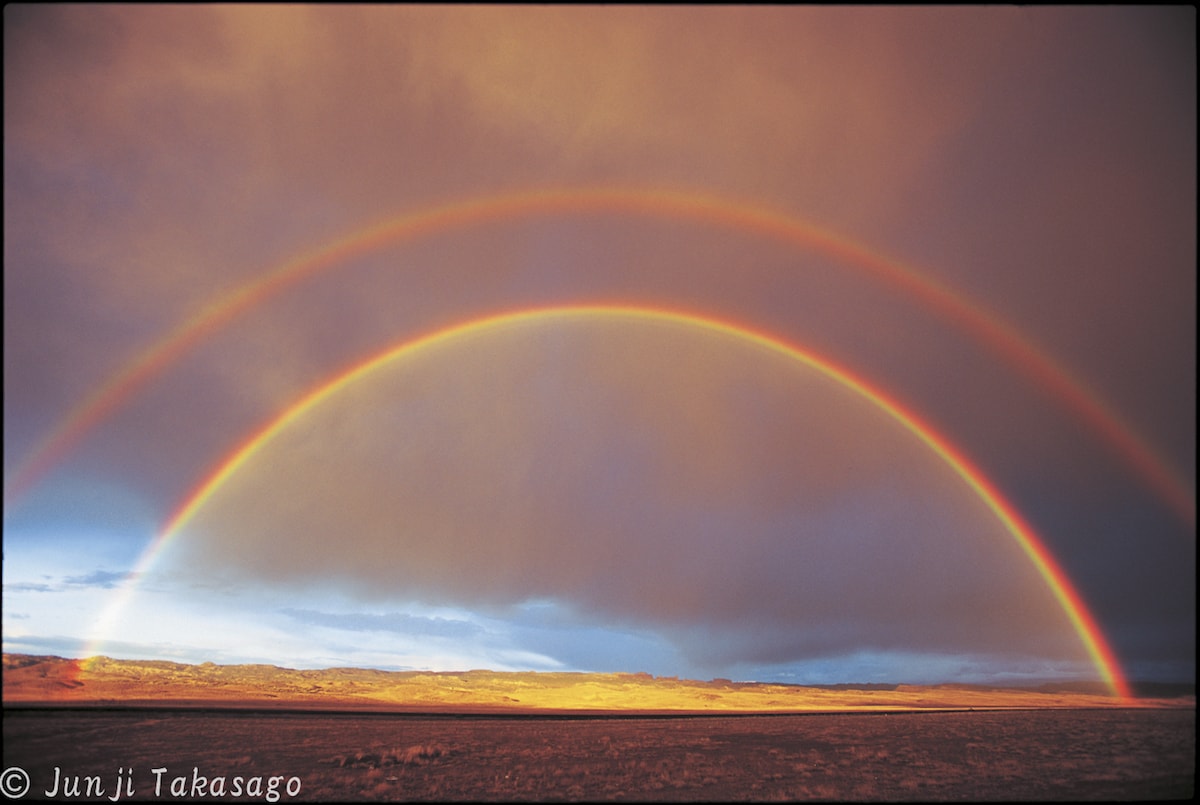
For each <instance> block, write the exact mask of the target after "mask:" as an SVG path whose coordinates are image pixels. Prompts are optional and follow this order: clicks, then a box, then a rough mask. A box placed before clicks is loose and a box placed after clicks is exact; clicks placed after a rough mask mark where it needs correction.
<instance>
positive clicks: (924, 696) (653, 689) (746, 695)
mask: <svg viewBox="0 0 1200 805" xmlns="http://www.w3.org/2000/svg"><path fill="white" fill-rule="evenodd" d="M1084 688H1086V686H1057V687H1056V686H1042V687H1038V688H989V687H982V686H969V685H934V686H914V685H861V686H856V685H838V686H824V687H815V686H800V685H783V684H767V683H752V682H734V681H731V680H727V679H714V680H711V681H708V682H702V681H695V680H687V679H678V678H675V677H653V676H651V675H649V674H644V673H633V674H628V673H609V674H600V673H560V672H550V673H547V672H496V671H484V670H473V671H466V672H461V673H447V672H437V673H435V672H428V671H380V670H373V669H366V668H329V669H323V670H295V669H290V668H280V667H277V666H273V665H216V664H213V663H201V664H199V665H188V664H183V663H175V662H165V661H155V660H117V659H112V658H109V657H93V658H89V659H86V660H74V659H64V658H62V657H53V656H30V655H23V654H5V655H4V689H3V690H4V703H5V704H6V705H18V704H24V705H32V704H46V705H60V706H61V705H73V706H146V705H178V706H183V705H187V706H205V707H214V706H215V707H255V708H258V707H277V708H299V709H351V710H360V709H361V710H380V711H412V712H435V711H443V712H473V713H495V712H507V713H513V714H519V713H530V712H534V713H536V712H543V713H544V712H572V711H584V712H597V713H599V712H606V711H607V712H640V713H648V712H673V713H675V712H677V713H708V712H720V713H739V712H744V713H764V712H779V713H795V712H839V711H879V710H936V709H957V708H968V709H969V708H1064V707H1112V706H1130V705H1134V706H1149V707H1156V706H1191V707H1194V706H1195V696H1194V694H1193V695H1188V696H1181V697H1176V698H1138V699H1135V700H1126V699H1119V698H1115V697H1112V696H1109V695H1106V694H1104V693H1103V692H1100V691H1099V689H1097V690H1096V691H1091V690H1087V689H1084Z"/></svg>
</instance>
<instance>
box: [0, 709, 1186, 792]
mask: <svg viewBox="0 0 1200 805" xmlns="http://www.w3.org/2000/svg"><path fill="white" fill-rule="evenodd" d="M13 767H18V768H20V769H23V770H24V771H25V772H27V773H28V779H29V781H30V787H29V791H28V794H27V796H26V797H25V799H54V800H60V799H63V798H64V797H63V788H62V787H61V782H60V784H59V787H58V788H55V783H54V780H55V775H56V772H55V769H56V768H57V769H58V775H59V778H60V780H61V779H66V780H67V781H68V784H71V782H72V781H73V782H74V785H78V786H80V788H79V790H80V791H86V788H85V787H86V786H87V785H88V780H87V778H89V777H91V778H93V781H92V785H93V789H92V795H93V797H92V798H93V799H96V800H97V801H113V800H112V799H111V798H112V797H114V796H115V795H116V784H115V783H116V781H117V780H119V779H124V780H128V783H127V784H126V786H128V787H126V786H122V795H121V797H120V798H119V799H120V801H124V800H125V799H132V800H156V801H164V800H166V801H170V800H173V799H178V798H181V797H194V798H196V799H199V798H200V797H203V798H204V799H206V800H209V801H212V800H217V799H238V798H236V797H232V796H231V794H232V793H233V791H234V788H235V786H239V787H240V788H241V790H242V792H243V794H245V793H246V792H250V793H251V795H252V796H251V797H249V799H251V800H253V801H257V802H263V801H264V800H266V801H270V800H268V799H267V797H268V795H269V792H270V786H272V782H271V780H272V779H275V780H276V782H275V783H274V784H273V785H274V787H275V794H276V795H277V797H278V800H277V801H279V802H287V801H290V800H292V799H295V800H298V801H301V800H303V801H310V802H312V801H323V802H328V801H335V802H341V801H370V800H375V801H400V800H426V801H430V800H433V801H447V800H469V801H547V800H549V801H564V800H576V801H577V800H635V801H701V800H707V801H730V800H743V801H744V800H754V801H764V800H774V801H781V800H783V801H795V800H805V799H819V800H837V801H846V800H859V801H862V800H869V801H880V800H889V801H899V800H909V801H935V800H940V801H1014V800H1028V801H1042V800H1060V801H1062V800H1066V801H1079V800H1109V801H1144V800H1150V799H1184V800H1187V799H1189V798H1190V797H1191V796H1192V794H1193V793H1194V773H1195V710H1194V709H1186V708H1176V709H1153V708H1139V709H1122V708H1105V709H1090V710H992V711H986V712H980V711H975V712H969V711H958V712H946V711H925V712H905V713H891V714H886V715H885V714H879V713H853V714H848V713H835V714H810V715H794V714H793V715H778V716H763V715H752V716H729V715H719V716H712V715H710V716H684V717H670V718H664V717H659V718H643V717H637V718H613V717H595V716H593V717H590V718H580V717H569V718H564V717H557V718H555V717H545V716H528V715H527V716H517V717H479V716H465V717H464V716H457V717H446V716H443V717H431V716H424V715H403V714H395V713H393V714H362V713H359V714H354V713H330V712H326V713H288V712H280V711H266V712H252V711H240V712H231V711H228V710H219V709H217V710H207V711H206V710H201V709H187V710H171V709H167V708H163V707H159V708H156V709H151V710H132V709H123V710H104V709H97V708H91V709H83V710H78V709H65V708H58V709H52V710H35V709H17V710H6V711H5V714H4V768H5V769H12V768H13ZM154 769H161V770H162V771H161V772H159V774H158V784H159V791H158V793H157V795H156V791H155V782H156V775H155V774H154V772H153V770H154ZM239 778H240V779H239ZM256 781H257V782H256ZM19 782H20V780H18V779H15V778H14V779H12V780H7V781H6V783H5V784H6V788H7V786H9V785H14V784H16V783H19ZM197 784H199V785H201V786H202V788H200V789H199V790H197V789H196V788H194V786H195V785H197ZM289 784H290V785H291V788H292V793H294V794H295V796H294V797H292V796H289V795H288V791H287V786H288V785H289ZM255 786H259V788H258V789H255ZM129 788H132V790H133V795H132V796H129V795H128V790H129ZM214 788H218V790H220V792H221V793H220V795H217V794H216V792H215V791H214V790H213V789H214ZM101 789H102V790H101ZM68 790H69V789H68ZM47 792H50V793H49V795H48V794H47ZM254 793H257V796H256V797H255V796H253V794H254ZM240 799H243V800H244V799H246V797H245V796H243V797H242V798H240Z"/></svg>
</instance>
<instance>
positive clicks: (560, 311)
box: [86, 305, 1131, 698]
mask: <svg viewBox="0 0 1200 805" xmlns="http://www.w3.org/2000/svg"><path fill="white" fill-rule="evenodd" d="M588 317H604V318H618V319H619V318H628V319H638V320H649V321H661V322H667V323H673V324H678V325H681V326H687V327H694V328H700V329H703V330H707V331H711V332H717V333H722V334H725V335H728V336H731V337H734V338H738V339H742V340H744V341H747V342H750V343H752V344H756V345H758V346H760V347H763V348H765V349H767V350H770V351H772V352H775V353H778V354H782V355H784V356H786V357H787V358H789V359H792V360H794V361H797V362H799V363H801V364H803V365H805V366H807V367H809V368H811V369H814V370H817V371H819V372H821V373H822V374H824V375H825V376H826V377H829V378H830V379H832V380H834V381H836V382H837V383H839V384H841V385H842V386H844V387H846V388H848V389H850V390H852V391H853V392H855V393H857V394H859V395H861V396H863V397H864V398H866V399H867V400H869V401H870V402H872V403H873V404H874V405H875V406H877V407H878V408H879V409H881V410H882V411H884V412H885V413H886V414H887V415H888V416H890V417H891V418H892V420H894V421H895V422H896V423H897V424H899V425H901V426H902V427H904V428H905V429H906V430H908V431H909V432H910V433H912V434H913V435H914V436H915V437H916V438H917V439H919V440H920V441H921V442H922V443H923V444H925V445H926V446H927V447H928V448H929V449H930V450H932V451H933V452H934V453H935V454H936V455H937V456H938V457H939V458H940V459H941V460H942V461H944V462H945V463H946V464H947V465H948V466H949V467H950V468H951V469H952V470H953V471H954V473H955V474H956V475H957V476H958V477H959V478H961V479H962V481H963V483H965V484H966V485H967V487H969V489H970V490H971V491H972V492H973V493H974V494H975V495H976V496H977V497H978V498H979V499H980V500H981V501H983V502H984V504H985V505H986V506H987V507H988V509H990V511H991V512H992V513H993V514H994V515H995V516H996V517H997V518H998V519H999V520H1000V522H1001V523H1002V524H1003V525H1004V527H1005V529H1006V530H1007V531H1008V533H1009V534H1010V535H1011V536H1012V537H1013V539H1015V540H1016V541H1017V543H1018V544H1019V545H1020V547H1021V549H1022V550H1023V552H1024V553H1025V555H1026V556H1027V557H1028V558H1029V560H1030V561H1031V562H1032V563H1033V565H1034V567H1035V568H1036V569H1037V572H1038V574H1039V575H1040V576H1041V577H1042V579H1043V580H1044V581H1045V583H1046V584H1047V585H1048V586H1049V588H1050V590H1051V591H1052V593H1053V595H1054V598H1055V599H1056V601H1057V602H1058V604H1059V606H1061V608H1062V610H1063V612H1064V613H1065V614H1066V616H1067V618H1068V619H1069V620H1070V622H1071V625H1072V627H1073V628H1074V630H1075V632H1076V634H1077V635H1078V636H1079V639H1080V641H1081V642H1082V644H1083V646H1084V648H1085V649H1086V651H1087V653H1088V656H1089V657H1090V659H1091V661H1092V663H1093V665H1094V666H1095V669H1096V671H1097V673H1098V674H1099V675H1100V677H1101V679H1102V680H1103V681H1104V683H1105V684H1106V685H1107V686H1108V687H1109V689H1110V690H1111V691H1112V693H1113V694H1114V695H1116V696H1119V697H1122V698H1127V697H1129V696H1130V695H1131V692H1130V688H1129V685H1128V683H1127V681H1126V679H1125V677H1124V674H1123V673H1122V671H1121V668H1120V665H1119V663H1118V661H1117V658H1116V656H1115V654H1114V653H1113V651H1112V649H1111V647H1110V646H1109V645H1108V642H1107V640H1106V639H1105V637H1104V634H1103V633H1102V632H1101V630H1100V628H1099V626H1098V625H1097V623H1096V621H1095V619H1094V618H1093V617H1092V615H1091V614H1090V612H1089V611H1088V609H1087V606H1086V605H1085V603H1084V601H1083V599H1082V598H1081V597H1080V595H1079V593H1078V592H1077V591H1076V590H1075V588H1074V585H1072V583H1071V581H1070V579H1069V578H1067V576H1066V574H1065V573H1064V572H1063V570H1062V568H1061V567H1060V566H1059V564H1058V563H1057V561H1056V560H1055V559H1054V557H1053V556H1052V555H1051V553H1050V551H1049V550H1048V549H1047V548H1046V546H1045V544H1044V543H1043V541H1042V540H1041V539H1040V538H1039V537H1038V535H1037V534H1036V532H1035V531H1034V530H1033V528H1032V527H1031V526H1030V525H1029V523H1027V522H1025V520H1024V519H1023V518H1022V517H1021V515H1020V514H1019V513H1018V512H1017V511H1016V509H1015V508H1014V507H1013V506H1012V504H1011V503H1009V502H1008V501H1007V500H1006V499H1005V498H1004V496H1003V495H1002V494H1001V493H1000V491H999V490H998V489H997V488H996V487H995V486H994V485H993V484H992V483H991V482H990V481H989V480H988V479H987V478H986V476H985V475H984V474H983V473H982V472H981V471H980V470H979V469H978V468H977V467H976V466H975V465H974V464H972V463H971V462H970V461H969V460H968V459H967V457H966V456H965V455H964V454H963V453H962V452H961V451H960V450H958V449H956V448H955V447H954V446H953V445H951V444H950V443H949V442H947V441H946V440H945V439H944V438H943V437H942V436H940V435H939V434H938V433H937V432H936V431H935V430H934V429H933V428H932V427H931V426H929V425H928V424H927V423H925V422H924V421H922V420H921V419H920V418H919V417H918V416H917V415H915V414H914V413H912V412H911V411H909V410H908V409H907V408H906V407H905V406H903V405H902V404H900V403H899V402H897V401H896V400H895V399H894V398H892V397H891V396H889V395H887V394H885V393H884V392H883V391H881V390H880V389H878V388H876V387H874V386H872V385H870V384H869V383H868V382H866V381H865V380H863V379H862V378H860V377H857V376H855V375H854V374H852V373H851V372H849V371H848V370H846V369H845V368H843V367H840V366H838V365H836V364H834V363H833V362H831V361H829V360H827V359H825V358H822V357H819V356H817V355H815V354H813V353H812V352H810V351H806V350H804V349H801V348H799V347H797V346H794V345H792V344H789V343H787V342H786V341H783V340H780V339H778V338H775V337H773V336H771V335H768V334H766V333H763V332H760V331H758V330H755V329H753V328H751V327H748V326H745V325H742V324H739V323H735V322H731V321H727V320H721V319H716V318H711V317H707V316H702V315H698V314H695V313H689V312H682V311H674V310H666V309H660V308H648V307H637V306H632V305H578V306H560V307H549V308H536V309H527V310H517V311H507V312H501V313H496V314H493V315H488V316H485V317H482V318H476V319H473V320H470V321H466V322H463V323H459V324H454V325H451V326H448V327H444V328H442V329H439V330H436V331H434V332H431V333H427V334H425V335H422V336H419V337H416V338H413V339H410V340H406V341H404V342H402V343H400V344H399V345H396V346H392V347H389V348H388V349H386V350H384V351H383V352H380V353H378V354H375V355H372V356H370V357H369V358H367V359H365V360H363V361H360V362H358V363H356V364H354V365H353V366H351V367H350V368H348V369H345V370H343V371H340V372H338V373H337V374H336V375H335V376H333V377H332V378H331V379H329V380H327V381H325V382H323V383H321V384H320V385H319V386H317V387H316V388H315V389H313V390H312V391H310V392H309V393H308V394H306V395H305V396H304V397H303V398H302V399H300V400H299V401H297V402H295V403H294V404H292V405H290V406H289V407H287V408H286V409H285V410H284V411H283V412H282V413H280V414H279V415H278V416H276V417H274V418H273V419H271V420H270V421H269V422H267V423H266V424H265V425H264V426H263V427H261V428H259V429H258V430H256V431H255V432H253V433H252V434H251V435H250V436H249V437H248V438H246V439H245V440H244V441H243V442H242V443H241V444H240V446H239V447H238V448H237V449H235V450H234V451H233V452H232V453H231V454H230V455H229V456H228V457H227V458H225V459H224V460H223V461H222V462H221V463H220V464H219V465H218V466H217V467H216V468H215V469H214V470H213V471H212V472H210V473H209V474H208V475H207V476H206V477H205V478H204V479H203V481H201V482H200V484H199V485H198V486H197V487H196V488H195V490H194V491H192V492H191V493H189V494H188V495H187V496H186V498H185V499H184V501H183V503H182V504H181V505H180V506H179V508H178V509H177V511H176V512H175V514H174V515H173V516H172V517H171V518H170V520H169V521H168V522H167V524H166V525H165V526H164V528H163V529H162V531H161V532H160V534H159V536H158V537H157V538H156V539H155V541H154V542H153V543H152V544H151V545H150V547H149V548H148V549H147V550H146V551H145V552H144V553H143V554H142V556H141V558H140V559H139V561H138V563H137V566H136V567H135V569H134V571H133V572H131V573H130V574H129V576H128V577H127V579H126V581H125V582H124V584H123V585H122V586H121V589H120V590H119V591H118V593H117V594H116V596H115V598H114V601H113V603H112V604H111V605H110V606H109V607H108V608H107V609H106V610H105V611H104V613H103V614H102V616H101V618H100V621H99V623H98V624H97V628H96V630H95V631H94V632H93V634H95V635H96V638H95V639H94V640H93V641H92V642H91V644H90V646H89V650H88V651H87V652H86V656H92V655H95V654H99V653H101V652H100V647H101V645H102V642H103V640H104V639H105V638H106V637H107V633H108V630H109V628H110V625H111V624H112V623H113V622H114V621H115V620H116V619H118V618H119V617H120V612H121V610H122V609H123V608H124V606H125V604H126V601H127V599H128V598H129V597H130V596H131V595H132V594H133V591H134V589H135V587H136V584H137V581H138V579H139V578H140V576H141V575H142V574H143V573H144V572H145V571H146V570H148V569H149V568H150V567H151V566H152V565H153V563H154V561H155V560H156V559H157V557H158V556H159V555H160V554H161V553H162V551H163V549H164V548H165V547H166V546H167V545H168V544H169V543H170V542H171V540H173V539H174V538H176V537H177V536H178V535H179V534H180V533H182V531H183V529H184V528H185V526H186V525H187V523H188V521H189V520H190V519H191V518H192V517H193V516H194V515H195V513H196V512H197V511H198V510H199V509H200V508H201V507H202V506H203V505H204V504H205V503H206V502H207V501H208V500H209V499H210V498H211V497H212V496H213V495H214V494H215V493H216V491H217V490H218V489H220V487H221V485H222V484H224V483H225V481H226V480H228V479H229V478H230V477H231V476H232V475H234V474H235V473H236V472H237V471H238V470H239V469H241V468H242V467H243V466H244V465H245V464H246V463H247V462H248V461H249V460H250V459H251V458H252V457H253V456H254V455H255V454H256V453H257V452H258V451H259V450H260V449H261V448H262V447H263V446H264V445H266V444H267V443H268V442H269V441H270V440H271V439H272V438H273V437H274V436H275V435H276V434H278V433H280V432H282V431H283V430H284V429H285V428H287V427H288V426H289V425H290V424H292V423H293V422H295V421H296V420H298V419H299V418H300V417H302V416H303V415H304V414H305V413H307V412H308V411H310V410H312V409H313V408H314V407H316V406H317V405H319V404H320V403H321V402H322V401H323V400H326V399H327V398H329V397H330V396H331V395H333V394H335V393H337V392H338V391H339V390H341V389H343V388H345V387H347V386H348V385H350V384H352V383H354V382H356V381H358V380H361V379H363V378H365V377H366V376H368V375H369V374H371V373H372V372H375V371H377V370H379V369H381V368H383V367H385V366H387V365H389V364H391V363H393V362H395V361H398V360H402V359H403V358H405V357H407V356H411V355H413V354H414V353H416V352H418V351H420V350H423V349H425V348H428V347H432V346H434V345H437V344H442V343H445V342H448V341H450V340H452V339H456V338H460V337H463V336H466V335H471V334H481V333H484V332H486V331H488V330H492V329H496V328H501V327H504V326H507V325H513V324H516V323H519V322H534V321H545V322H553V321H556V320H567V319H578V318H588Z"/></svg>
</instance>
